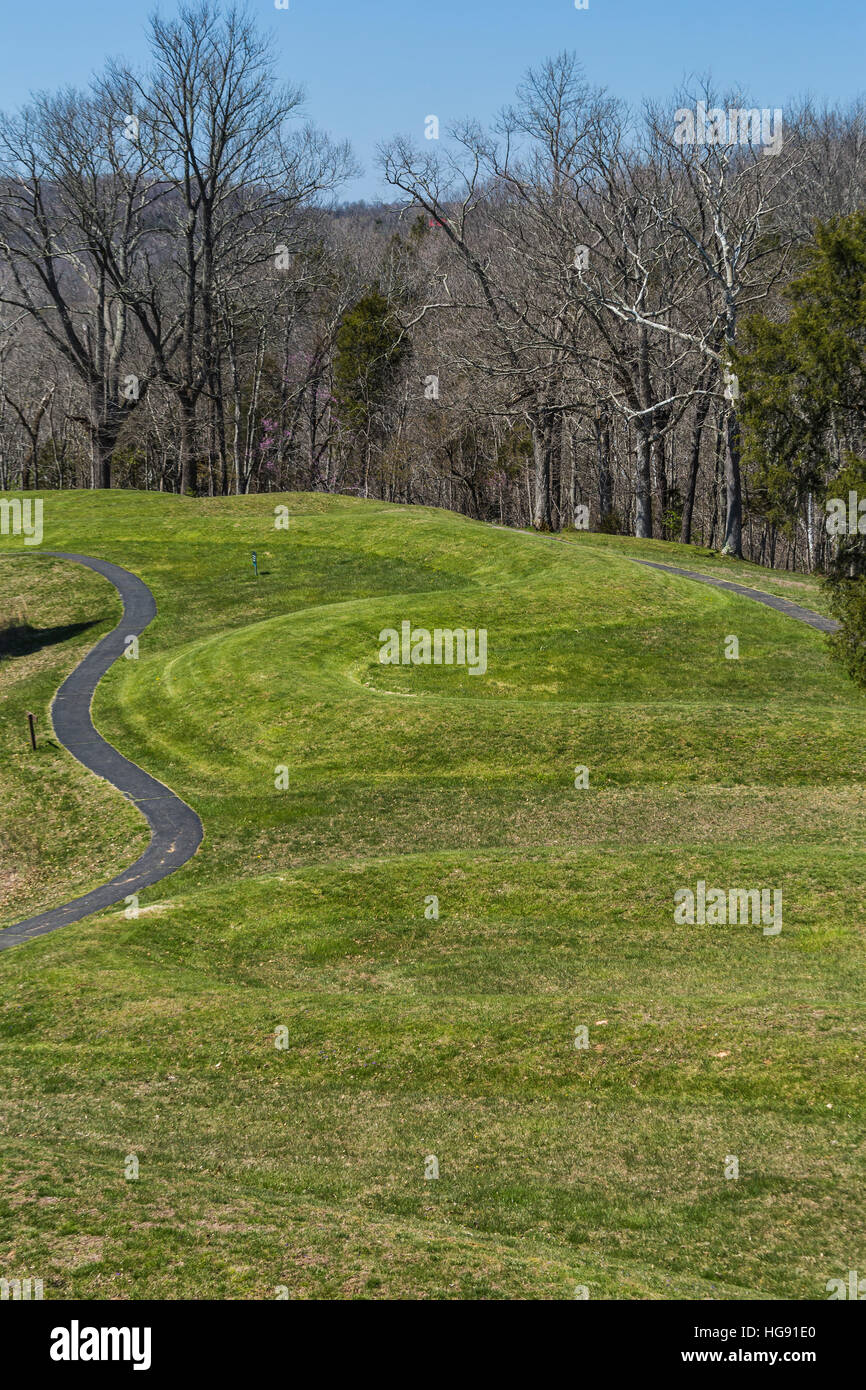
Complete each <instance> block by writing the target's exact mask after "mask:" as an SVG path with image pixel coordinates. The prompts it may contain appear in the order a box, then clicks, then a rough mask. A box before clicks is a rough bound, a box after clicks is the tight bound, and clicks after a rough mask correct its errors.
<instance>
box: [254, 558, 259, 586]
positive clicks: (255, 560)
mask: <svg viewBox="0 0 866 1390" xmlns="http://www.w3.org/2000/svg"><path fill="white" fill-rule="evenodd" d="M253 569H254V570H255V572H256V579H258V577H259V562H258V560H257V559H256V552H255V551H253Z"/></svg>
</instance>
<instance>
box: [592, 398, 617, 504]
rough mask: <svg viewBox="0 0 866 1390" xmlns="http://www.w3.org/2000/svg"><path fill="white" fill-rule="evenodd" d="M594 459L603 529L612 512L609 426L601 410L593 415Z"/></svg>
mask: <svg viewBox="0 0 866 1390" xmlns="http://www.w3.org/2000/svg"><path fill="white" fill-rule="evenodd" d="M595 457H596V465H597V469H598V512H599V525H600V526H601V527H602V528H604V526H606V525H607V524H609V521H610V514H611V512H612V510H613V506H612V497H611V478H610V424H609V422H608V418H607V416H606V415H605V414H604V412H603V411H602V410H601V409H598V410H596V413H595Z"/></svg>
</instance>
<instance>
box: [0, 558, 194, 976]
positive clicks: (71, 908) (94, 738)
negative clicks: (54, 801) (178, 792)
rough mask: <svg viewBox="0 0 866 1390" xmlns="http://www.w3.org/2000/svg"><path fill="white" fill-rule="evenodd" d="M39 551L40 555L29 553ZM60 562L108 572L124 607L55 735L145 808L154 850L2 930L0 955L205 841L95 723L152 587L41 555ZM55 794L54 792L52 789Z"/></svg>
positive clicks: (190, 817) (112, 570) (57, 718)
mask: <svg viewBox="0 0 866 1390" xmlns="http://www.w3.org/2000/svg"><path fill="white" fill-rule="evenodd" d="M29 553H31V554H32V553H33V552H29ZM37 553H38V554H40V555H54V556H56V557H57V558H58V559H60V560H74V561H75V563H76V564H79V565H87V567H88V569H92V570H95V571H96V573H97V574H102V575H104V576H105V578H106V579H108V580H110V582H111V583H112V584H113V585H114V587H115V588H116V589H117V592H118V593H119V594H120V597H121V600H122V602H123V617H122V618H121V620H120V622H119V623H118V625H117V627H116V628H114V629H113V631H112V632H109V633H108V634H107V635H106V636H105V637H103V638H102V640H101V641H100V642H97V644H96V646H95V647H94V648H93V649H92V651H90V652H88V654H87V656H86V657H85V658H84V660H83V661H80V662H79V663H78V665H77V666H76V667H75V670H74V671H73V672H72V674H71V675H69V676H67V678H66V680H65V681H64V682H63V684H62V685H61V687H60V689H59V690H58V692H57V694H56V695H55V697H54V701H53V703H52V705H51V720H52V723H53V725H54V732H55V734H56V735H57V738H58V740H59V742H60V743H62V744H63V747H64V748H65V749H66V750H67V751H68V752H69V753H71V754H72V756H73V757H74V758H77V759H78V761H79V762H80V763H83V764H84V766H85V767H86V768H88V769H89V770H90V771H91V772H94V773H96V776H97V777H103V778H104V779H105V781H106V782H110V783H111V785H112V786H113V787H116V788H117V790H118V791H120V792H122V793H123V795H124V796H125V797H127V798H128V800H130V801H132V802H133V803H134V805H136V806H137V807H138V809H139V810H140V811H141V813H142V815H143V816H144V818H145V820H146V821H147V823H148V825H149V826H150V831H151V839H150V844H149V845H148V847H147V849H146V850H145V851H144V853H143V854H142V855H141V856H140V857H139V858H138V859H136V861H135V863H134V864H130V866H129V868H128V869H125V870H124V871H123V873H121V874H118V875H117V876H116V877H115V878H112V879H110V880H109V882H108V883H103V884H102V885H101V886H100V887H99V888H93V889H92V890H91V891H90V892H89V893H85V894H83V896H82V897H80V898H73V899H72V901H71V902H68V903H64V904H63V905H62V907H53V908H50V909H49V910H48V911H47V912H40V913H37V915H36V916H35V917H28V918H27V919H26V920H25V921H23V922H16V923H15V925H14V926H11V927H6V928H5V929H3V930H0V950H5V949H6V948H7V947H8V946H17V945H18V944H19V943H20V942H22V941H30V940H31V939H32V938H33V937H35V936H44V935H45V934H46V933H47V932H52V931H57V929H58V928H59V927H68V926H69V925H70V924H71V923H72V922H80V921H81V920H82V918H84V917H89V916H90V914H91V913H92V912H97V911H99V910H100V909H101V908H104V907H111V906H113V904H115V903H118V902H122V901H123V900H124V899H125V898H127V897H130V896H131V895H132V894H134V893H140V892H141V891H142V889H144V888H149V887H151V885H152V884H154V883H159V882H160V880H161V879H163V878H167V877H168V875H169V874H173V873H174V871H175V869H179V868H180V867H181V865H182V864H185V863H186V862H187V860H188V859H191V858H192V856H193V855H194V854H195V852H196V850H197V849H198V847H199V845H200V844H201V842H202V839H203V838H204V829H203V827H202V823H201V821H200V820H199V818H198V816H197V815H196V813H195V811H193V809H192V807H191V806H187V804H186V802H185V801H181V799H180V797H179V796H175V794H174V792H173V791H170V790H169V788H168V787H165V786H163V784H162V782H158V781H157V780H156V778H155V777H151V776H150V774H149V773H148V772H145V771H144V770H143V769H142V768H140V767H138V766H137V765H136V764H135V763H133V762H130V760H129V758H124V756H123V754H122V753H118V751H117V749H116V748H112V746H111V744H110V743H106V741H105V739H104V738H103V737H102V735H101V734H98V733H97V732H96V729H95V728H94V727H93V721H92V719H91V717H90V703H91V700H92V699H93V692H94V691H95V689H96V687H97V685H98V684H99V682H100V680H101V679H102V677H103V676H104V675H105V673H106V671H107V670H108V668H109V667H110V666H113V664H114V662H115V661H117V660H118V658H120V657H123V656H124V654H125V652H126V650H127V646H128V644H127V638H129V637H139V636H140V635H141V633H142V632H143V631H144V629H145V628H146V627H147V625H148V623H150V622H151V621H152V620H153V619H154V617H155V616H156V602H155V600H154V597H153V594H152V593H151V592H150V589H149V588H148V587H147V585H146V584H144V583H143V582H142V581H141V580H140V579H139V578H138V576H137V575H135V574H131V573H130V572H129V570H125V569H121V567H120V566H119V565H111V564H109V563H108V561H107V560H94V559H93V558H92V557H91V556H89V555H73V554H71V553H69V552H68V551H63V550H40V551H38V552H37ZM46 795H50V788H46Z"/></svg>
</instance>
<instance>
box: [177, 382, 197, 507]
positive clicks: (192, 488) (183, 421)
mask: <svg viewBox="0 0 866 1390" xmlns="http://www.w3.org/2000/svg"><path fill="white" fill-rule="evenodd" d="M195 448H196V438H195V403H194V402H193V401H191V400H181V403H180V452H181V464H180V490H181V492H183V493H189V494H191V495H192V496H193V497H195V496H196V494H197V493H198V460H197V459H196V454H195Z"/></svg>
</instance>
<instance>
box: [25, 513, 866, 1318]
mask: <svg viewBox="0 0 866 1390" xmlns="http://www.w3.org/2000/svg"><path fill="white" fill-rule="evenodd" d="M277 502H287V503H288V505H289V508H290V511H291V516H292V520H291V525H290V528H289V530H288V531H277V530H275V529H274V526H273V508H274V506H275V505H276V503H277ZM45 528H46V529H45V542H44V544H45V546H46V547H50V548H56V549H64V550H78V551H81V552H83V553H85V554H90V555H99V556H101V557H103V558H105V559H109V560H113V561H115V562H117V563H119V564H122V565H124V566H126V567H127V568H130V569H133V570H134V571H136V572H137V573H139V574H140V575H141V576H142V578H143V579H144V580H145V581H146V582H147V583H148V584H149V585H150V586H151V588H152V589H153V591H154V594H155V596H156V599H157V603H158V605H159V615H158V618H157V619H156V621H155V623H154V624H153V625H152V627H151V628H150V629H148V630H147V632H146V633H145V634H144V636H143V638H142V640H141V656H140V660H139V661H138V662H122V663H119V664H118V666H117V667H115V668H114V669H112V671H111V672H110V673H109V674H108V676H106V678H105V679H104V680H103V682H102V684H101V685H100V687H99V690H98V692H97V695H96V699H95V701H94V717H95V720H96V723H97V725H98V727H99V728H100V729H101V731H102V732H103V733H104V734H105V736H106V737H107V738H109V739H110V740H111V741H112V742H113V743H115V744H116V745H117V746H118V747H120V748H121V749H122V750H123V752H124V753H126V754H127V755H128V756H130V757H132V758H134V759H135V760H136V761H138V762H140V763H141V764H142V766H144V767H146V768H147V770H148V771H150V772H152V773H153V774H154V775H155V776H157V777H159V778H160V779H161V780H163V781H165V782H166V783H167V784H168V785H169V786H171V787H172V788H173V789H174V790H176V791H177V792H178V794H179V795H181V796H183V797H184V798H185V799H186V800H188V801H189V802H190V804H192V805H193V806H194V807H195V808H196V810H197V811H198V812H199V814H200V815H201V817H202V820H203V822H204V826H205V841H204V844H203V846H202V848H201V850H200V852H199V854H198V855H197V856H196V858H195V859H194V860H193V861H192V862H191V863H190V864H189V865H187V866H186V867H185V868H184V869H183V870H181V871H180V872H179V873H177V874H176V875H174V876H173V877H172V878H170V879H168V880H166V881H165V882H164V883H162V884H160V885H157V886H156V887H154V888H153V889H151V890H149V891H148V892H147V893H146V894H144V895H142V899H141V912H140V915H139V916H138V918H137V919H134V920H128V919H126V918H125V916H124V913H123V909H122V906H121V908H118V909H113V910H111V911H108V912H105V913H101V914H99V915H97V916H94V917H92V918H90V919H88V920H87V921H86V922H84V923H80V924H78V925H75V926H73V927H70V928H68V929H65V930H63V931H61V932H58V933H55V934H54V935H52V936H50V937H46V938H42V939H40V940H38V941H35V942H33V943H30V944H28V945H27V946H25V947H22V948H16V949H15V950H12V951H7V952H4V953H2V955H0V1038H2V1049H0V1068H2V1079H0V1088H2V1094H3V1096H4V1104H3V1107H2V1113H0V1155H2V1164H3V1184H2V1196H0V1274H3V1275H6V1276H7V1277H13V1276H15V1275H18V1276H21V1277H23V1276H24V1275H27V1274H29V1275H31V1276H32V1277H41V1278H42V1279H43V1280H44V1282H45V1290H46V1297H64V1296H73V1297H80V1298H97V1299H98V1298H116V1297H120V1298H138V1297H155V1298H179V1297H187V1298H209V1297H210V1298H214V1297H215V1298H273V1297H274V1296H275V1290H276V1289H277V1288H278V1286H285V1287H286V1288H287V1289H288V1290H289V1293H290V1295H291V1296H292V1297H302V1298H303V1297H329V1298H353V1297H361V1298H395V1297H410V1298H453V1297H481V1298H533V1299H534V1298H571V1297H572V1296H573V1292H574V1288H575V1286H576V1285H586V1286H587V1287H588V1288H589V1290H590V1296H591V1297H592V1298H626V1299H644V1298H649V1299H664V1298H677V1299H692V1298H752V1297H769V1298H780V1299H787V1298H807V1299H815V1298H825V1297H826V1296H827V1295H826V1291H825V1284H826V1281H827V1280H828V1279H830V1278H835V1277H845V1276H846V1274H847V1271H848V1269H849V1268H859V1267H861V1266H862V1264H863V1260H864V1258H866V1255H864V1251H863V1245H862V1231H863V1228H864V1197H863V1187H862V1158H863V1140H862V1136H863V1130H864V1099H863V1084H862V1076H863V1057H864V1049H866V1034H864V1012H863V1004H862V998H863V984H864V970H863V930H864V911H863V905H862V885H863V878H864V875H863V848H862V847H863V844H864V830H866V800H864V797H863V784H864V782H866V746H864V741H863V727H864V724H863V714H864V707H863V700H862V696H861V695H858V693H857V692H856V691H855V690H854V688H853V687H852V686H851V685H850V684H849V683H848V682H847V680H846V678H845V677H844V676H843V675H842V674H840V672H839V671H838V669H837V668H836V667H835V666H833V665H832V664H831V663H830V661H829V658H828V655H827V649H826V641H825V639H824V638H823V637H822V636H821V634H819V633H817V632H815V631H813V630H811V629H809V628H807V627H805V626H802V625H799V624H797V623H795V622H793V621H792V620H790V619H788V618H785V617H783V616H782V615H780V614H777V613H775V612H773V611H772V610H769V609H767V608H765V607H763V606H760V605H757V604H754V603H750V602H749V601H747V600H746V599H742V598H739V597H737V596H735V595H732V594H729V593H725V592H723V591H718V590H712V589H709V588H706V587H705V586H702V585H697V584H691V583H689V582H688V581H687V580H682V579H676V578H674V577H673V576H669V575H665V574H662V573H659V572H657V571H652V570H647V569H645V568H642V567H640V566H638V565H635V564H634V563H633V562H632V559H631V557H640V558H652V557H656V558H658V559H660V560H662V562H666V563H672V564H679V565H683V566H684V567H687V568H691V569H699V568H700V569H706V570H707V571H708V572H713V573H719V574H723V575H730V576H731V577H733V578H735V579H736V580H737V581H738V582H743V583H747V584H752V585H753V586H754V587H758V588H764V589H766V590H768V591H770V592H780V593H785V594H786V595H787V596H788V597H791V598H793V599H794V600H795V601H796V602H800V603H803V604H805V605H806V606H810V607H813V608H816V609H820V607H821V598H820V595H819V592H818V590H817V588H816V585H815V584H814V582H813V581H812V580H811V579H809V577H807V576H804V575H793V574H788V575H784V574H783V575H771V574H769V572H767V571H764V570H760V569H758V568H757V567H755V566H750V565H746V564H736V563H734V562H730V563H728V562H724V561H722V560H720V558H719V557H713V556H710V555H709V554H707V553H703V554H702V553H701V552H699V551H695V550H692V549H689V548H686V547H681V546H676V545H670V546H668V545H664V544H663V543H661V542H637V541H629V540H625V539H622V538H611V537H602V536H595V535H575V536H570V537H569V538H568V539H567V540H561V539H555V538H546V537H545V538H538V537H534V536H523V535H516V534H514V533H509V532H506V531H502V530H499V529H496V528H493V527H486V526H481V525H479V524H477V523H473V522H470V521H468V520H466V519H464V518H460V517H457V516H454V515H452V514H450V513H446V512H440V511H435V510H432V509H423V508H418V509H406V508H400V507H392V506H386V505H384V504H379V503H363V502H358V501H354V500H351V499H347V498H327V497H323V496H320V495H300V496H292V497H288V498H285V497H281V498H276V497H273V496H270V497H268V496H259V497H252V498H242V499H228V500H201V501H195V500H190V499H183V498H177V497H169V496H159V495H155V494H135V493H128V492H120V493H116V494H97V495H94V494H89V493H84V492H80V493H65V494H50V495H48V496H47V497H46V508H45ZM16 549H19V548H18V547H17V546H15V545H14V544H13V542H12V540H11V539H10V538H2V540H0V598H2V600H3V604H2V606H0V613H3V612H4V611H6V612H9V613H14V612H16V611H20V609H21V607H22V605H26V616H27V619H28V621H29V624H30V628H31V635H30V638H29V640H28V642H26V643H25V644H24V645H25V647H27V648H28V649H27V650H24V651H21V650H17V653H16V654H15V655H12V656H10V657H9V658H8V659H4V660H3V662H2V664H0V682H2V696H3V701H4V710H8V711H9V717H8V718H6V719H4V721H3V730H2V743H0V753H2V760H3V761H2V771H3V786H4V802H5V805H4V817H3V839H2V842H0V850H2V861H0V892H2V896H0V924H2V925H8V924H9V923H11V922H14V921H16V920H18V919H19V918H20V917H22V916H24V915H26V914H27V913H28V912H31V911H35V910H38V909H39V908H40V907H47V906H50V905H52V904H55V903H60V902H63V901H65V900H66V899H67V898H68V897H69V896H71V895H72V894H73V893H78V892H83V891H85V890H86V889H87V888H88V887H92V886H94V885H95V884H97V883H99V882H101V881H102V880H103V879H105V878H107V877H109V876H110V875H111V874H113V873H115V872H117V870H118V869H119V868H120V867H122V866H123V865H124V864H125V863H127V862H129V861H130V860H131V859H132V858H133V857H134V856H135V854H136V853H137V852H138V851H139V849H140V847H141V845H142V844H143V843H144V841H145V839H146V836H145V834H144V831H143V830H142V824H141V821H140V820H139V818H138V816H137V813H136V812H135V811H134V810H133V808H131V807H130V806H129V805H128V803H127V802H126V801H125V800H124V799H123V798H122V797H120V796H119V795H117V794H115V793H113V792H111V791H110V790H109V789H108V788H107V787H106V786H104V784H101V783H99V782H98V781H96V779H94V778H92V777H90V776H89V775H88V774H87V773H86V772H85V771H84V770H83V769H81V768H80V767H79V766H78V764H76V763H75V762H74V761H73V760H72V759H71V758H70V757H69V756H68V755H67V754H66V753H65V752H64V751H63V750H61V749H59V748H57V747H56V745H53V743H52V741H51V740H50V739H46V738H45V737H44V735H45V734H46V732H47V730H48V727H49V726H48V714H47V710H48V705H49V704H50V699H51V695H52V693H53V691H54V689H55V688H56V686H57V685H58V684H59V682H60V680H62V678H63V676H64V675H65V674H66V672H67V671H68V670H70V669H71V667H72V666H73V665H74V664H75V662H76V661H77V660H79V659H80V657H81V655H82V653H83V652H84V651H85V650H86V649H87V648H88V646H89V645H91V644H92V642H93V641H94V640H96V638H97V637H98V636H99V635H101V633H102V632H103V631H105V630H107V628H108V627H110V626H111V624H112V623H113V622H114V621H116V618H117V614H118V611H119V605H118V603H117V601H116V597H115V595H114V591H113V589H112V588H111V587H110V586H109V585H108V584H107V583H106V582H105V581H104V580H102V579H100V578H99V577H98V576H96V575H94V574H92V573H91V572H89V571H84V570H82V569H81V568H80V567H78V566H74V565H71V564H68V563H66V562H62V561H59V560H54V559H51V558H49V557H47V556H44V555H42V556H40V555H39V554H33V553H29V554H27V555H26V556H25V557H22V556H21V555H20V549H19V554H18V556H14V555H13V554H12V552H13V551H14V550H16ZM253 549H255V550H256V551H257V553H258V557H259V569H260V576H259V578H258V579H256V577H255V575H254V574H253V571H252V566H251V563H250V551H251V550H253ZM403 619H409V620H411V621H412V622H413V624H414V625H416V626H426V627H428V628H433V627H454V626H459V625H463V626H468V627H474V628H478V627H486V628H487V630H488V663H489V669H488V672H487V674H486V675H485V676H483V677H473V676H469V675H468V674H467V673H466V671H465V670H463V669H457V668H450V669H449V668H446V667H433V666H416V667H395V666H383V665H380V664H379V662H378V659H377V658H378V651H379V642H378V635H379V632H380V631H381V629H382V628H385V627H391V626H394V627H399V625H400V622H401V621H402V620H403ZM85 623H90V624H93V626H91V627H87V628H84V627H82V626H80V625H82V624H85ZM47 629H54V630H55V631H54V632H53V633H51V634H49V636H50V637H51V639H52V640H50V641H48V640H45V638H44V635H43V638H39V633H40V632H43V634H44V633H45V630H47ZM730 634H733V635H736V636H737V637H738V639H739V647H740V659H739V661H727V660H725V658H724V646H725V639H726V638H727V637H728V635H730ZM40 642H41V643H42V645H40ZM19 646H20V643H19ZM34 647H35V650H29V648H34ZM28 709H33V710H34V711H35V712H36V713H37V715H38V718H39V724H40V728H41V730H42V733H43V739H42V741H41V743H40V747H39V749H38V750H37V752H36V753H35V754H33V753H32V752H31V751H30V750H29V747H28V745H27V743H26V711H27V710H28ZM283 765H285V766H287V767H288V769H289V788H288V790H285V791H282V790H278V789H277V788H276V787H275V770H276V768H277V767H278V766H283ZM577 765H586V766H587V767H588V768H589V771H590V786H589V788H588V789H580V790H578V789H576V788H575V786H574V775H575V768H576V766H577ZM698 878H704V879H706V880H707V882H708V883H710V884H713V885H720V886H724V887H731V886H738V887H751V886H764V887H775V888H781V889H782V891H783V900H784V928H783V931H782V933H781V935H780V936H778V937H774V938H767V937H764V936H763V935H762V933H761V930H760V928H759V927H751V926H731V927H699V926H695V927H681V926H676V925H675V924H674V921H673V894H674V891H675V889H676V888H678V887H680V886H685V885H692V886H694V883H695V881H696V880H697V879H698ZM431 895H436V897H437V898H438V900H439V917H438V920H433V919H430V918H428V917H426V916H425V900H427V899H429V898H430V896H431ZM579 1026H586V1027H587V1028H588V1030H589V1046H588V1048H586V1049H580V1050H578V1049H575V1046H574V1036H575V1028H577V1027H579ZM281 1027H283V1028H285V1029H286V1030H287V1033H286V1038H287V1042H288V1046H287V1047H286V1048H285V1049H282V1048H277V1047H276V1046H275V1030H277V1029H279V1028H281ZM129 1154H136V1155H137V1156H138V1159H139V1163H140V1177H139V1179H138V1180H137V1181H127V1180H126V1178H125V1176H124V1164H125V1160H126V1157H127V1155H129ZM428 1154H435V1155H436V1156H437V1157H438V1160H439V1165H440V1177H439V1179H438V1181H425V1179H424V1161H425V1157H426V1155H428ZM728 1155H737V1157H738V1158H739V1168H740V1177H739V1179H738V1180H736V1181H731V1180H726V1179H725V1176H724V1167H725V1162H726V1157H727V1156H728ZM858 1261H859V1264H858Z"/></svg>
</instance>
